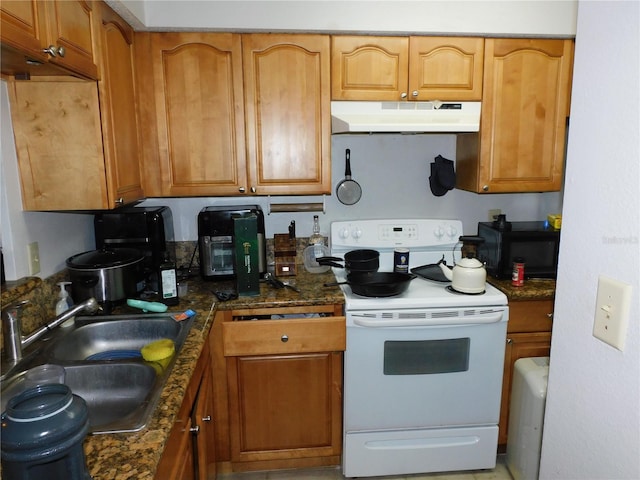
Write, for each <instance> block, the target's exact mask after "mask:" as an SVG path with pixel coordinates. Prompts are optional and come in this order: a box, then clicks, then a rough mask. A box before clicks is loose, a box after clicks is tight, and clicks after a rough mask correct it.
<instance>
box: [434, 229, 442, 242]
mask: <svg viewBox="0 0 640 480" xmlns="http://www.w3.org/2000/svg"><path fill="white" fill-rule="evenodd" d="M433 234H434V235H435V236H436V238H437V239H438V240H440V239H441V238H442V236H443V235H444V229H443V228H442V227H437V228H436V229H435V230H434V231H433Z"/></svg>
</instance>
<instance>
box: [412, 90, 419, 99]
mask: <svg viewBox="0 0 640 480" xmlns="http://www.w3.org/2000/svg"><path fill="white" fill-rule="evenodd" d="M411 96H412V97H413V98H416V97H417V96H418V90H414V91H413V92H411Z"/></svg>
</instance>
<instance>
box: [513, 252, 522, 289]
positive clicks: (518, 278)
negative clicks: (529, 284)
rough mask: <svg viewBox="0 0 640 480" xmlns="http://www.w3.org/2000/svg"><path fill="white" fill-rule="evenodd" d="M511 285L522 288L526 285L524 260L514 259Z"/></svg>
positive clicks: (520, 258)
mask: <svg viewBox="0 0 640 480" xmlns="http://www.w3.org/2000/svg"><path fill="white" fill-rule="evenodd" d="M511 285H513V286H514V287H522V286H523V285H524V258H522V257H516V258H514V259H513V270H512V272H511Z"/></svg>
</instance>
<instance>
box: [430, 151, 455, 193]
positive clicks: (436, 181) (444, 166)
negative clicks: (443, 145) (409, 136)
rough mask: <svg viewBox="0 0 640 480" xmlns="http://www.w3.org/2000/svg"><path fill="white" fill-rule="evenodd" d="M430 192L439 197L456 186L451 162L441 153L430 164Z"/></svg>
mask: <svg viewBox="0 0 640 480" xmlns="http://www.w3.org/2000/svg"><path fill="white" fill-rule="evenodd" d="M429 186H430V187H431V193H433V194H434V195H435V196H436V197H441V196H443V195H444V194H445V193H447V192H448V191H449V190H451V189H453V187H455V186H456V172H455V171H454V168H453V162H452V161H451V160H447V159H446V158H444V157H443V156H442V155H438V156H437V157H436V158H435V160H434V162H433V163H432V164H431V176H430V177H429Z"/></svg>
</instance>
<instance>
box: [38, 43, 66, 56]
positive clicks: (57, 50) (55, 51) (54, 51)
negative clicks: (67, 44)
mask: <svg viewBox="0 0 640 480" xmlns="http://www.w3.org/2000/svg"><path fill="white" fill-rule="evenodd" d="M42 52H43V53H48V54H49V55H50V56H52V57H63V58H64V56H65V55H66V53H67V51H66V50H65V48H64V47H56V46H55V45H49V46H48V47H47V48H43V49H42Z"/></svg>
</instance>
